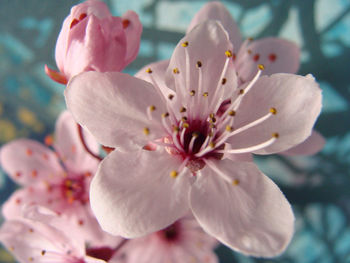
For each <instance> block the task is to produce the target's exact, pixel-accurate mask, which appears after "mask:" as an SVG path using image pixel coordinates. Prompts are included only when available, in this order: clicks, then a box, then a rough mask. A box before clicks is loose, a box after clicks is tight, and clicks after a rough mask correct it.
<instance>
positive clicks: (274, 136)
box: [272, 132, 280, 139]
mask: <svg viewBox="0 0 350 263" xmlns="http://www.w3.org/2000/svg"><path fill="white" fill-rule="evenodd" d="M272 137H273V138H276V139H277V138H278V137H280V135H279V134H278V133H277V132H274V133H272Z"/></svg>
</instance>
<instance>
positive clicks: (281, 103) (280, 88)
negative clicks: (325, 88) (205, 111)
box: [228, 73, 322, 154]
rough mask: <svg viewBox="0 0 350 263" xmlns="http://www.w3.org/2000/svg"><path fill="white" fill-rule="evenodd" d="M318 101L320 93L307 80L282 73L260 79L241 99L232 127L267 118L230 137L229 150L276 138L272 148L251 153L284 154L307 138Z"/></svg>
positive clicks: (319, 108)
mask: <svg viewBox="0 0 350 263" xmlns="http://www.w3.org/2000/svg"><path fill="white" fill-rule="evenodd" d="M321 97H322V96H321V90H320V88H319V86H318V84H317V83H316V82H315V80H314V79H313V77H311V76H306V77H303V76H298V75H292V74H284V73H280V74H273V75H271V76H270V77H267V76H263V77H261V78H260V79H259V80H258V81H257V82H256V84H255V85H254V86H253V87H252V89H251V90H250V91H249V92H248V93H247V94H245V95H244V98H243V99H242V102H241V105H240V106H239V108H238V109H237V113H236V116H235V123H234V125H235V128H236V129H239V128H240V127H243V126H244V125H247V124H249V123H251V122H253V121H255V120H257V119H259V118H261V117H262V116H266V115H267V114H271V116H270V117H269V118H268V119H267V120H265V121H263V122H262V123H260V124H258V125H255V126H253V127H251V128H249V129H247V130H245V131H244V132H241V133H238V134H236V135H234V136H232V137H231V138H230V139H229V140H228V143H230V144H231V145H232V148H233V149H235V148H236V149H238V148H244V147H250V146H253V145H258V144H261V143H263V142H266V141H267V140H269V139H271V138H272V137H273V136H276V137H278V138H277V139H276V141H275V142H274V143H272V145H270V146H267V147H266V148H263V149H261V150H257V151H255V152H254V153H257V154H272V153H278V152H281V151H285V150H287V149H289V148H291V147H293V146H295V145H297V144H299V143H301V142H303V141H304V140H305V139H306V138H307V137H309V136H310V134H311V131H312V127H313V125H314V123H315V121H316V119H317V117H318V115H319V113H320V111H321V106H322V105H321V104H322V103H321V100H322V98H321ZM271 112H272V113H271Z"/></svg>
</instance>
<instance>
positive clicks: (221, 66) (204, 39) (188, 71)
mask: <svg viewBox="0 0 350 263" xmlns="http://www.w3.org/2000/svg"><path fill="white" fill-rule="evenodd" d="M184 45H185V47H184ZM227 51H230V52H231V54H232V44H231V42H230V41H229V39H228V34H227V32H226V31H225V30H224V28H223V27H222V25H221V24H220V23H218V22H216V21H213V20H208V21H206V22H204V23H201V24H199V25H198V26H196V27H195V28H194V29H193V30H192V31H191V32H190V33H188V34H187V35H186V36H185V37H184V38H183V39H182V40H181V41H180V42H179V44H178V45H177V46H176V48H175V50H174V53H173V55H172V57H171V59H170V64H169V68H168V70H167V74H166V83H167V85H168V87H169V88H171V89H173V90H176V92H177V94H176V95H177V96H180V95H179V94H184V95H183V96H185V98H186V97H187V98H188V97H190V96H188V95H187V94H189V93H190V91H191V90H193V91H195V93H196V94H198V96H200V98H202V96H203V94H204V93H205V92H208V96H207V97H208V98H207V99H208V100H209V102H208V103H209V105H210V103H212V105H214V104H215V105H216V104H217V103H219V101H221V102H222V101H224V100H225V99H228V98H230V97H231V96H232V93H233V91H234V89H235V87H236V86H237V78H236V73H235V70H234V69H233V62H232V56H231V57H227V56H226V52H227ZM186 52H187V53H188V60H187V59H186ZM226 61H227V63H228V64H227V67H226V70H225V62H226ZM187 62H188V63H187ZM198 63H200V69H199V68H198V66H197V65H198ZM174 70H175V73H174ZM199 71H201V72H202V84H199V78H200V77H199V76H200V75H199V74H200V73H199ZM187 76H188V79H187ZM223 79H225V80H224V85H223V84H222V82H223ZM175 86H176V88H175ZM199 88H200V89H199ZM217 89H219V90H220V91H222V94H221V93H220V94H221V95H219V97H218V98H219V99H218V98H216V99H214V97H215V96H214V93H215V91H216V90H217ZM199 93H201V94H199ZM180 100H181V97H180ZM182 101H184V99H182ZM184 102H185V101H184ZM197 110H199V111H200V110H201V109H197ZM210 110H214V109H210Z"/></svg>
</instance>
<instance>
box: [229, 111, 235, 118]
mask: <svg viewBox="0 0 350 263" xmlns="http://www.w3.org/2000/svg"><path fill="white" fill-rule="evenodd" d="M228 115H230V116H232V117H233V116H235V115H236V112H235V111H234V110H231V111H229V112H228Z"/></svg>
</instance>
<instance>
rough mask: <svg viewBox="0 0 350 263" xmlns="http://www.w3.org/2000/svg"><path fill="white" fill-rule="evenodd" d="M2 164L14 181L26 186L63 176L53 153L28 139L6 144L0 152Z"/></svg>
mask: <svg viewBox="0 0 350 263" xmlns="http://www.w3.org/2000/svg"><path fill="white" fill-rule="evenodd" d="M0 163H1V166H2V168H3V169H4V170H5V172H6V173H8V175H9V176H10V177H11V178H12V179H13V180H15V181H16V182H17V183H19V184H24V185H28V184H35V183H37V182H40V181H43V180H47V179H48V178H50V177H53V176H60V175H62V174H63V170H62V167H61V166H60V164H59V161H58V159H57V156H56V154H55V153H54V152H53V151H51V150H50V149H49V148H47V147H45V146H44V145H42V144H40V143H38V142H36V141H32V140H27V139H18V140H15V141H12V142H9V143H7V144H5V145H4V146H3V147H2V148H1V151H0Z"/></svg>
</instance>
